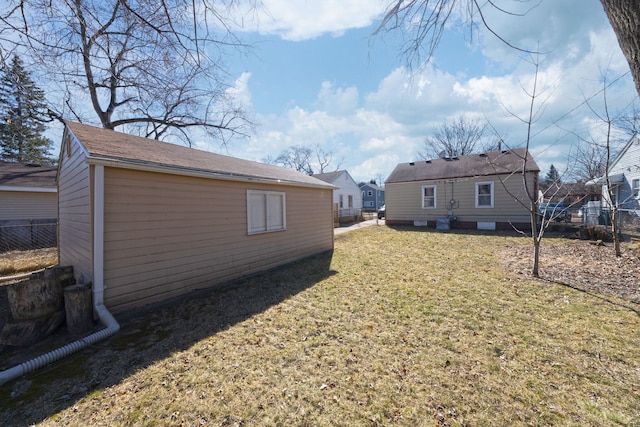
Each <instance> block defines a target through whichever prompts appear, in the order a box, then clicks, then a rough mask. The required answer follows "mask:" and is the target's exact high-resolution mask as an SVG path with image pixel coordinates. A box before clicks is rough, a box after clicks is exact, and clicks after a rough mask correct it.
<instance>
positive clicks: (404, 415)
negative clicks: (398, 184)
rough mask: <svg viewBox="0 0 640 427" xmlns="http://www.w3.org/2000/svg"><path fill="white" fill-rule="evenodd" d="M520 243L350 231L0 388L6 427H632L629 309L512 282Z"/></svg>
mask: <svg viewBox="0 0 640 427" xmlns="http://www.w3.org/2000/svg"><path fill="white" fill-rule="evenodd" d="M549 242H550V243H553V244H562V241H556V240H552V239H550V240H549ZM545 244H547V243H546V242H543V250H544V245H545ZM585 244H586V243H585ZM528 245H530V241H529V240H528V239H524V238H518V237H508V236H500V235H497V234H484V235H483V234H468V235H465V234H457V233H437V232H433V231H422V230H414V229H410V228H409V229H393V228H388V227H375V226H374V227H369V228H366V229H362V230H358V231H354V232H350V233H347V234H344V235H342V236H340V237H339V238H338V239H337V240H336V245H335V251H334V253H333V254H327V255H324V256H319V257H314V258H311V259H309V260H305V261H303V262H299V263H296V264H294V265H291V266H288V267H286V268H282V269H279V270H276V271H272V272H269V273H267V274H264V275H260V276H256V277H252V278H249V279H246V280H243V281H241V282H237V283H235V285H234V286H233V287H230V288H226V289H224V290H221V291H219V292H215V293H212V294H210V295H207V296H205V297H203V298H199V299H194V300H190V301H186V302H183V303H180V304H177V305H174V306H173V307H168V308H162V309H157V310H153V311H152V312H147V313H144V314H142V315H139V316H137V317H133V318H130V319H128V320H125V321H123V322H122V331H121V332H120V333H119V334H117V335H116V336H114V337H112V338H111V339H109V340H106V341H104V342H102V343H99V346H97V347H93V348H89V349H86V350H83V351H82V352H80V353H78V354H76V355H73V356H70V357H68V358H66V359H64V360H62V361H60V362H57V363H55V364H54V365H52V366H51V367H48V368H46V369H44V370H41V371H38V372H36V373H34V374H30V375H27V376H26V377H24V378H20V379H18V380H15V381H13V382H11V383H9V384H6V385H4V386H2V387H0V406H3V407H4V408H2V410H0V424H3V423H4V424H6V425H14V424H16V425H26V424H30V423H41V425H78V426H84V425H95V424H102V425H115V426H119V425H148V426H154V425H157V426H164V425H185V426H196V425H206V426H251V425H261V426H262V425H265V426H382V425H385V426H386V425H399V426H445V425H465V426H478V425H491V426H513V425H533V426H541V425H571V426H615V425H620V426H623V425H640V353H639V352H638V349H640V316H639V314H638V305H637V304H634V303H630V302H629V301H625V300H622V299H617V298H616V297H612V296H602V295H594V294H590V293H587V292H582V291H578V290H575V289H572V288H571V287H568V286H564V285H560V284H555V283H550V282H546V281H542V280H532V279H531V278H529V277H527V276H526V275H523V274H518V273H516V272H510V271H509V268H508V266H506V267H505V263H504V262H503V260H502V259H501V258H500V255H499V254H501V253H504V251H505V250H506V249H507V248H512V249H513V250H514V251H515V250H520V251H521V250H522V248H526V247H527V246H528ZM608 250H611V248H608ZM527 253H528V252H527ZM542 267H544V265H542ZM634 423H635V424H634Z"/></svg>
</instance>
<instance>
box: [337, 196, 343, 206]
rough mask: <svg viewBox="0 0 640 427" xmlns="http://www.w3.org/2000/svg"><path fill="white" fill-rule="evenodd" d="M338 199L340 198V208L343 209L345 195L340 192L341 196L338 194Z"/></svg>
mask: <svg viewBox="0 0 640 427" xmlns="http://www.w3.org/2000/svg"><path fill="white" fill-rule="evenodd" d="M338 200H339V203H340V205H339V206H340V209H343V208H344V195H342V194H340V196H338Z"/></svg>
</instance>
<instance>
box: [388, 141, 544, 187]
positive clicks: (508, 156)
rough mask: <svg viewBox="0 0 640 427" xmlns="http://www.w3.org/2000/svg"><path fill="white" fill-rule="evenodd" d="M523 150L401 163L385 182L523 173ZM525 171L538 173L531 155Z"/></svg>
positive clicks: (538, 169) (524, 150)
mask: <svg viewBox="0 0 640 427" xmlns="http://www.w3.org/2000/svg"><path fill="white" fill-rule="evenodd" d="M525 153H526V149H524V148H517V149H514V150H504V151H490V152H487V153H482V154H470V155H466V156H459V157H452V158H449V159H434V160H426V161H425V160H420V161H416V162H410V163H400V164H399V165H398V166H396V168H395V169H394V170H393V172H391V175H389V178H387V180H386V181H385V182H386V183H395V182H411V181H428V180H434V179H455V178H469V177H476V176H478V177H480V176H489V175H498V174H506V173H512V172H519V171H521V170H522V164H523V159H524V156H525ZM527 172H540V168H538V165H537V164H536V162H535V161H534V160H533V157H532V156H531V153H527Z"/></svg>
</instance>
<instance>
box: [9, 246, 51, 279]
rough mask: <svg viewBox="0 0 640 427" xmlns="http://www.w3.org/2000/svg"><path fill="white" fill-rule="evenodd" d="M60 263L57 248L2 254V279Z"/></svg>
mask: <svg viewBox="0 0 640 427" xmlns="http://www.w3.org/2000/svg"><path fill="white" fill-rule="evenodd" d="M57 262H58V249H57V248H44V249H33V250H29V251H10V252H5V253H2V254H0V277H3V276H10V275H13V274H19V273H28V272H31V271H35V270H39V269H41V268H45V267H49V266H50V265H54V264H56V263H57Z"/></svg>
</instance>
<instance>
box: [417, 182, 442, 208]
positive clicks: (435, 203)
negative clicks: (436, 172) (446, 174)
mask: <svg viewBox="0 0 640 427" xmlns="http://www.w3.org/2000/svg"><path fill="white" fill-rule="evenodd" d="M425 188H433V206H425V205H424V189H425ZM420 203H421V204H422V209H436V207H437V206H438V186H437V185H423V186H422V188H421V189H420Z"/></svg>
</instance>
